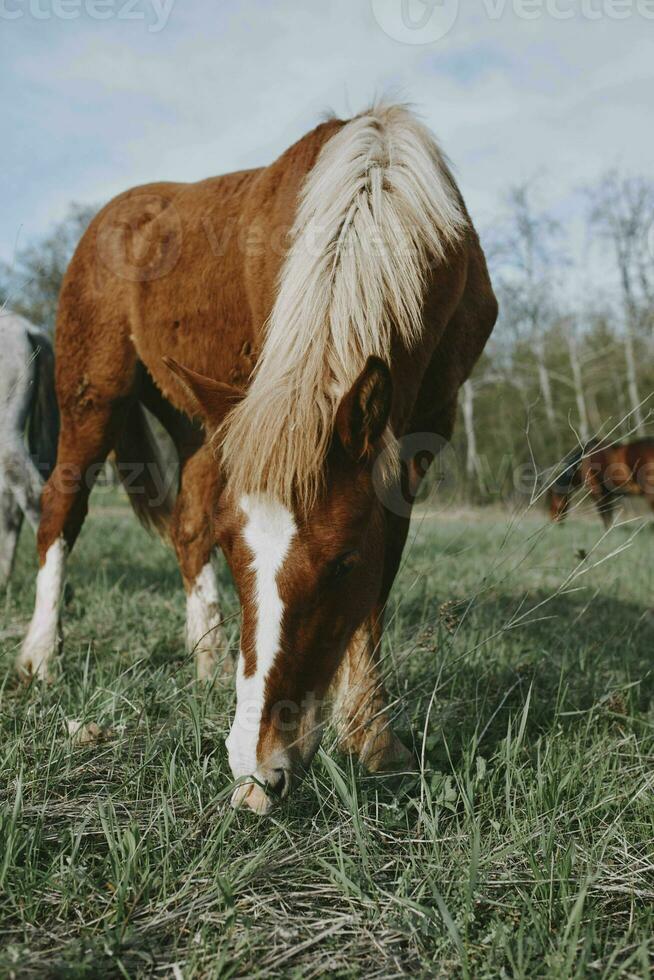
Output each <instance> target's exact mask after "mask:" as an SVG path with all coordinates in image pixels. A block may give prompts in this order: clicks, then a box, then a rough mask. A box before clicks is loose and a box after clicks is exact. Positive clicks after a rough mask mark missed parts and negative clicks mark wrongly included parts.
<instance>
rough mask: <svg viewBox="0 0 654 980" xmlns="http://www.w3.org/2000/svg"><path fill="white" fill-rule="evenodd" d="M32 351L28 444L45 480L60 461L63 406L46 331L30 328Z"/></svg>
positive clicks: (50, 344) (52, 353)
mask: <svg viewBox="0 0 654 980" xmlns="http://www.w3.org/2000/svg"><path fill="white" fill-rule="evenodd" d="M27 335H28V337H29V341H30V344H31V346H32V350H33V351H34V359H33V372H34V375H33V381H34V383H33V384H32V386H31V399H32V404H31V406H30V410H29V422H28V426H27V444H28V446H29V450H30V455H31V456H32V460H33V462H34V465H35V466H36V468H37V469H38V471H39V473H40V475H41V477H42V478H43V479H44V480H47V478H48V477H49V476H50V474H51V473H52V471H53V469H54V465H55V463H56V461H57V440H58V439H59V406H58V405H57V395H56V392H55V361H54V351H53V349H52V343H51V341H50V338H49V337H48V336H47V334H46V333H44V332H43V331H42V330H38V329H37V328H30V329H28V331H27Z"/></svg>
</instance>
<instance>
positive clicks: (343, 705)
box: [332, 612, 415, 772]
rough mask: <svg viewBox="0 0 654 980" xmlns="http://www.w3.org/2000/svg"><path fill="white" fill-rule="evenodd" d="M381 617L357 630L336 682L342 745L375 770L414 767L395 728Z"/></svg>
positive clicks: (336, 718)
mask: <svg viewBox="0 0 654 980" xmlns="http://www.w3.org/2000/svg"><path fill="white" fill-rule="evenodd" d="M379 617H381V612H380V613H379ZM379 617H377V616H376V617H373V618H372V619H370V620H368V621H367V622H365V623H364V624H363V626H361V627H360V629H359V630H358V631H357V633H355V635H354V637H353V639H352V642H351V643H350V645H349V647H348V649H347V651H346V653H345V656H344V658H343V661H342V663H341V665H340V667H339V669H338V672H337V674H336V677H335V678H334V681H333V684H332V695H333V717H334V722H335V724H336V729H337V732H338V736H339V748H340V749H341V751H343V752H345V753H347V754H348V755H355V756H357V758H358V759H359V761H360V762H361V764H362V765H364V766H365V767H366V769H368V770H369V771H370V772H397V771H401V770H413V769H415V760H414V757H413V755H412V753H411V752H409V750H408V749H407V748H406V747H405V746H404V745H403V744H402V742H400V740H399V738H398V737H397V735H396V734H395V732H394V731H393V729H392V728H391V717H390V712H389V709H388V706H387V704H388V701H387V695H386V688H385V686H384V681H383V679H382V674H381V669H380V663H379V652H380V651H379V647H380V643H381V625H380V623H379V622H377V620H378V618H379Z"/></svg>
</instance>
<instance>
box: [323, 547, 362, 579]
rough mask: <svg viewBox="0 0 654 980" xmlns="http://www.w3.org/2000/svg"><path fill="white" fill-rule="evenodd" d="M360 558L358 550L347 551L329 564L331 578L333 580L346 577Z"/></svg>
mask: <svg viewBox="0 0 654 980" xmlns="http://www.w3.org/2000/svg"><path fill="white" fill-rule="evenodd" d="M358 559H359V555H358V552H356V551H346V552H345V553H344V554H342V555H339V557H338V558H337V559H336V560H335V561H333V562H332V563H331V564H330V566H329V578H330V580H331V581H332V582H335V581H337V580H338V579H342V578H345V576H346V575H349V573H350V572H351V571H352V569H353V568H354V567H355V565H356V564H357V562H358Z"/></svg>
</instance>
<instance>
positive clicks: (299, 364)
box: [219, 106, 467, 508]
mask: <svg viewBox="0 0 654 980" xmlns="http://www.w3.org/2000/svg"><path fill="white" fill-rule="evenodd" d="M466 225H467V218H466V216H465V214H464V212H463V209H462V207H461V205H460V203H459V198H458V195H457V193H456V191H455V188H454V183H453V179H452V177H451V174H450V172H449V170H448V167H447V164H446V162H445V159H444V157H443V155H442V154H441V152H440V150H439V148H438V146H437V144H436V142H435V140H434V138H433V136H432V135H431V133H430V132H429V131H428V130H427V129H426V128H425V127H424V126H423V125H422V124H421V123H420V122H419V121H418V120H417V119H416V117H415V116H414V115H413V114H412V113H411V112H410V111H409V110H408V109H406V108H405V107H403V106H385V107H376V108H373V109H371V110H370V111H369V112H367V113H365V114H363V115H361V116H358V117H356V118H355V119H353V120H352V121H350V122H349V123H347V124H346V125H345V126H343V128H342V129H340V130H339V131H338V133H337V134H336V135H334V136H332V137H331V139H330V140H329V141H328V142H327V143H326V144H325V146H324V148H323V149H322V151H321V153H320V156H319V158H318V160H317V163H316V165H315V166H314V167H313V169H312V170H311V172H310V173H309V174H308V176H307V178H306V181H305V184H304V188H303V191H302V195H301V199H300V202H299V207H298V211H297V215H296V219H295V223H294V227H293V230H292V234H291V241H292V246H291V249H290V251H289V254H288V257H287V259H286V262H285V265H284V267H283V270H282V275H281V281H280V284H279V290H278V295H277V299H276V302H275V305H274V308H273V310H272V313H271V316H270V319H269V322H268V325H267V331H266V339H265V342H264V345H263V349H262V352H261V357H260V359H259V364H258V367H257V370H256V372H255V375H254V378H253V381H252V384H251V386H250V388H249V390H248V393H247V395H246V397H245V398H244V399H243V401H242V402H241V403H240V404H239V405H238V406H237V407H236V408H235V409H234V410H233V411H232V413H231V414H230V415H229V416H228V418H227V420H226V422H225V425H224V427H223V430H222V431H221V433H220V434H219V438H220V439H221V441H222V451H223V461H224V463H225V466H226V468H227V470H228V472H229V474H230V481H231V486H232V488H233V489H234V491H235V492H236V493H237V494H241V493H260V492H266V493H270V494H272V495H274V496H275V497H276V498H278V499H279V500H280V501H282V502H283V503H285V504H286V505H289V504H290V503H291V501H292V500H293V499H294V500H295V502H296V503H298V504H299V505H300V506H303V507H305V508H308V507H309V506H310V505H311V503H312V501H313V500H314V499H315V495H316V493H317V492H318V489H319V487H320V482H321V476H322V470H323V464H324V460H325V455H326V452H327V450H328V448H329V443H330V439H331V435H332V428H333V422H334V415H335V411H336V408H337V406H338V402H339V400H340V398H341V397H342V395H343V394H344V392H345V391H347V389H348V388H349V386H350V385H351V384H352V383H353V381H354V380H355V379H356V377H357V375H358V374H359V372H360V371H361V370H362V369H363V367H364V365H365V362H366V359H367V358H368V357H369V356H370V355H373V354H374V355H377V356H379V357H382V358H385V359H387V360H388V359H389V358H390V351H391V342H392V340H393V337H394V336H395V335H397V336H398V337H399V338H400V340H401V341H402V342H403V343H404V344H406V345H407V347H411V346H412V345H413V344H414V343H415V342H416V340H417V339H418V338H419V337H420V336H421V333H422V330H423V314H422V304H423V299H424V291H425V282H426V277H427V271H428V268H429V266H430V265H431V264H433V262H434V261H438V260H439V259H442V258H443V256H444V251H445V248H446V246H448V245H451V244H453V243H454V242H456V241H457V240H458V239H459V238H460V237H461V236H462V234H463V232H464V229H465V227H466Z"/></svg>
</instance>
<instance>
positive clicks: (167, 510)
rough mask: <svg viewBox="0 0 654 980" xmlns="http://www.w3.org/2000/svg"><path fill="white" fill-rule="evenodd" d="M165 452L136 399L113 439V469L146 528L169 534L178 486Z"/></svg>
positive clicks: (174, 462)
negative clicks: (120, 430) (119, 432)
mask: <svg viewBox="0 0 654 980" xmlns="http://www.w3.org/2000/svg"><path fill="white" fill-rule="evenodd" d="M166 456H167V454H166V451H165V448H164V446H163V445H162V443H161V440H160V438H159V437H158V436H157V434H156V433H155V431H154V429H153V426H152V422H151V420H150V416H149V415H148V413H147V411H146V409H145V408H144V407H143V406H142V405H141V404H140V403H139V402H135V403H134V405H133V406H132V407H131V408H130V410H129V413H128V416H127V418H126V420H125V424H124V426H123V429H122V432H121V434H120V436H119V438H118V440H117V442H116V446H115V449H114V457H115V463H116V469H117V471H118V476H119V478H120V481H121V483H122V484H123V488H124V489H125V491H126V493H127V496H128V498H129V502H130V504H131V505H132V510H133V511H134V513H135V514H136V516H137V517H138V519H139V521H140V522H141V524H142V525H143V527H144V528H145V529H146V530H147V531H156V533H157V534H159V535H160V536H161V537H162V538H167V537H168V536H169V523H170V517H171V515H172V512H173V507H174V504H175V498H176V496H177V486H178V468H177V464H176V461H172V460H170V459H167V458H166Z"/></svg>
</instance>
